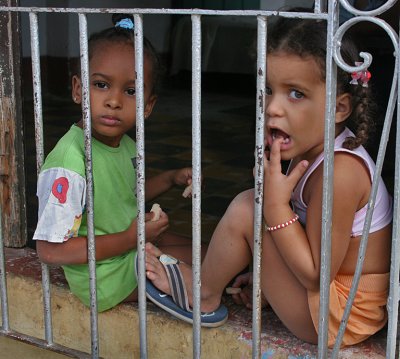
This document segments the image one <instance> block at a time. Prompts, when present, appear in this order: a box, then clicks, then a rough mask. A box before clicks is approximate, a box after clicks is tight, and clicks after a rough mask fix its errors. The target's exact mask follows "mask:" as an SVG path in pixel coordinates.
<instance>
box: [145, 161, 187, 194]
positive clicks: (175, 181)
mask: <svg viewBox="0 0 400 359" xmlns="http://www.w3.org/2000/svg"><path fill="white" fill-rule="evenodd" d="M191 183H192V169H191V168H190V167H185V168H182V169H176V170H170V171H165V172H163V173H160V174H159V175H156V176H154V177H151V178H149V179H146V184H145V195H146V201H150V200H152V199H153V198H156V197H157V196H159V195H160V194H162V193H164V192H166V191H168V190H169V189H170V188H171V187H172V186H174V185H178V186H179V185H181V186H187V185H190V184H191Z"/></svg>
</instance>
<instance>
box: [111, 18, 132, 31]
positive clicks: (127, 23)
mask: <svg viewBox="0 0 400 359" xmlns="http://www.w3.org/2000/svg"><path fill="white" fill-rule="evenodd" d="M115 27H122V28H123V29H129V30H133V28H134V23H133V21H132V20H131V19H129V18H126V19H122V20H120V21H118V22H117V23H116V24H115Z"/></svg>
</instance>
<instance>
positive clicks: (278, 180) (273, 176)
mask: <svg viewBox="0 0 400 359" xmlns="http://www.w3.org/2000/svg"><path fill="white" fill-rule="evenodd" d="M282 142H283V139H281V138H278V139H276V140H275V141H274V142H273V144H272V146H271V151H270V152H269V153H268V152H267V153H265V154H264V198H265V201H264V203H265V207H264V208H265V209H267V208H268V207H269V208H276V207H278V206H282V205H285V206H287V205H288V203H289V202H290V197H291V194H292V192H293V190H294V188H295V186H296V184H297V182H298V181H299V180H300V178H301V176H302V175H303V174H304V172H305V170H306V168H307V166H308V162H307V161H300V163H298V164H297V165H296V166H295V168H294V169H293V170H292V171H291V172H290V174H289V175H285V174H283V173H282V165H281V149H280V147H281V144H282ZM268 155H269V158H268Z"/></svg>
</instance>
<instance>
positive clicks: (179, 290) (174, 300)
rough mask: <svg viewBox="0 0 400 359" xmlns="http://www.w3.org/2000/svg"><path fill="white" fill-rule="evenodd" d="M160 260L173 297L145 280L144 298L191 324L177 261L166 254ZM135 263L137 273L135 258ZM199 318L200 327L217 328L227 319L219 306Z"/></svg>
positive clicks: (191, 318)
mask: <svg viewBox="0 0 400 359" xmlns="http://www.w3.org/2000/svg"><path fill="white" fill-rule="evenodd" d="M160 259H161V260H160V262H161V263H162V264H163V266H164V267H165V270H166V272H167V275H168V281H169V284H170V288H171V291H172V293H173V295H172V296H170V295H168V294H165V293H164V292H162V291H160V290H159V289H157V288H156V287H155V286H154V285H153V284H152V283H151V281H150V280H148V279H146V296H147V298H149V299H150V300H151V301H152V302H153V303H154V304H156V305H157V306H158V307H160V308H162V309H164V310H165V311H166V312H168V313H170V314H172V315H173V316H175V317H176V318H178V319H181V320H183V321H185V322H187V323H190V324H192V323H193V312H192V311H191V309H190V307H189V304H188V299H187V293H186V288H185V284H184V281H183V276H182V273H181V270H180V268H179V266H178V264H179V261H178V260H177V259H175V258H173V257H171V256H169V255H166V254H163V255H162V256H161V257H160ZM135 263H136V265H135V268H136V273H137V272H138V270H137V257H136V259H135ZM200 318H201V326H202V327H208V328H215V327H219V326H221V325H222V324H224V323H225V322H226V320H227V319H228V309H227V308H226V307H225V306H224V305H220V306H219V308H218V309H216V310H215V311H213V312H209V313H201V315H200Z"/></svg>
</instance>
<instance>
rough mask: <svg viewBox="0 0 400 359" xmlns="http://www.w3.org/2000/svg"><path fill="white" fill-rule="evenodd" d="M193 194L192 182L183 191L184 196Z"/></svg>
mask: <svg viewBox="0 0 400 359" xmlns="http://www.w3.org/2000/svg"><path fill="white" fill-rule="evenodd" d="M191 195H192V184H190V185H189V186H187V187H186V188H185V190H184V191H183V193H182V197H185V198H188V197H189V196H191Z"/></svg>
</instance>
